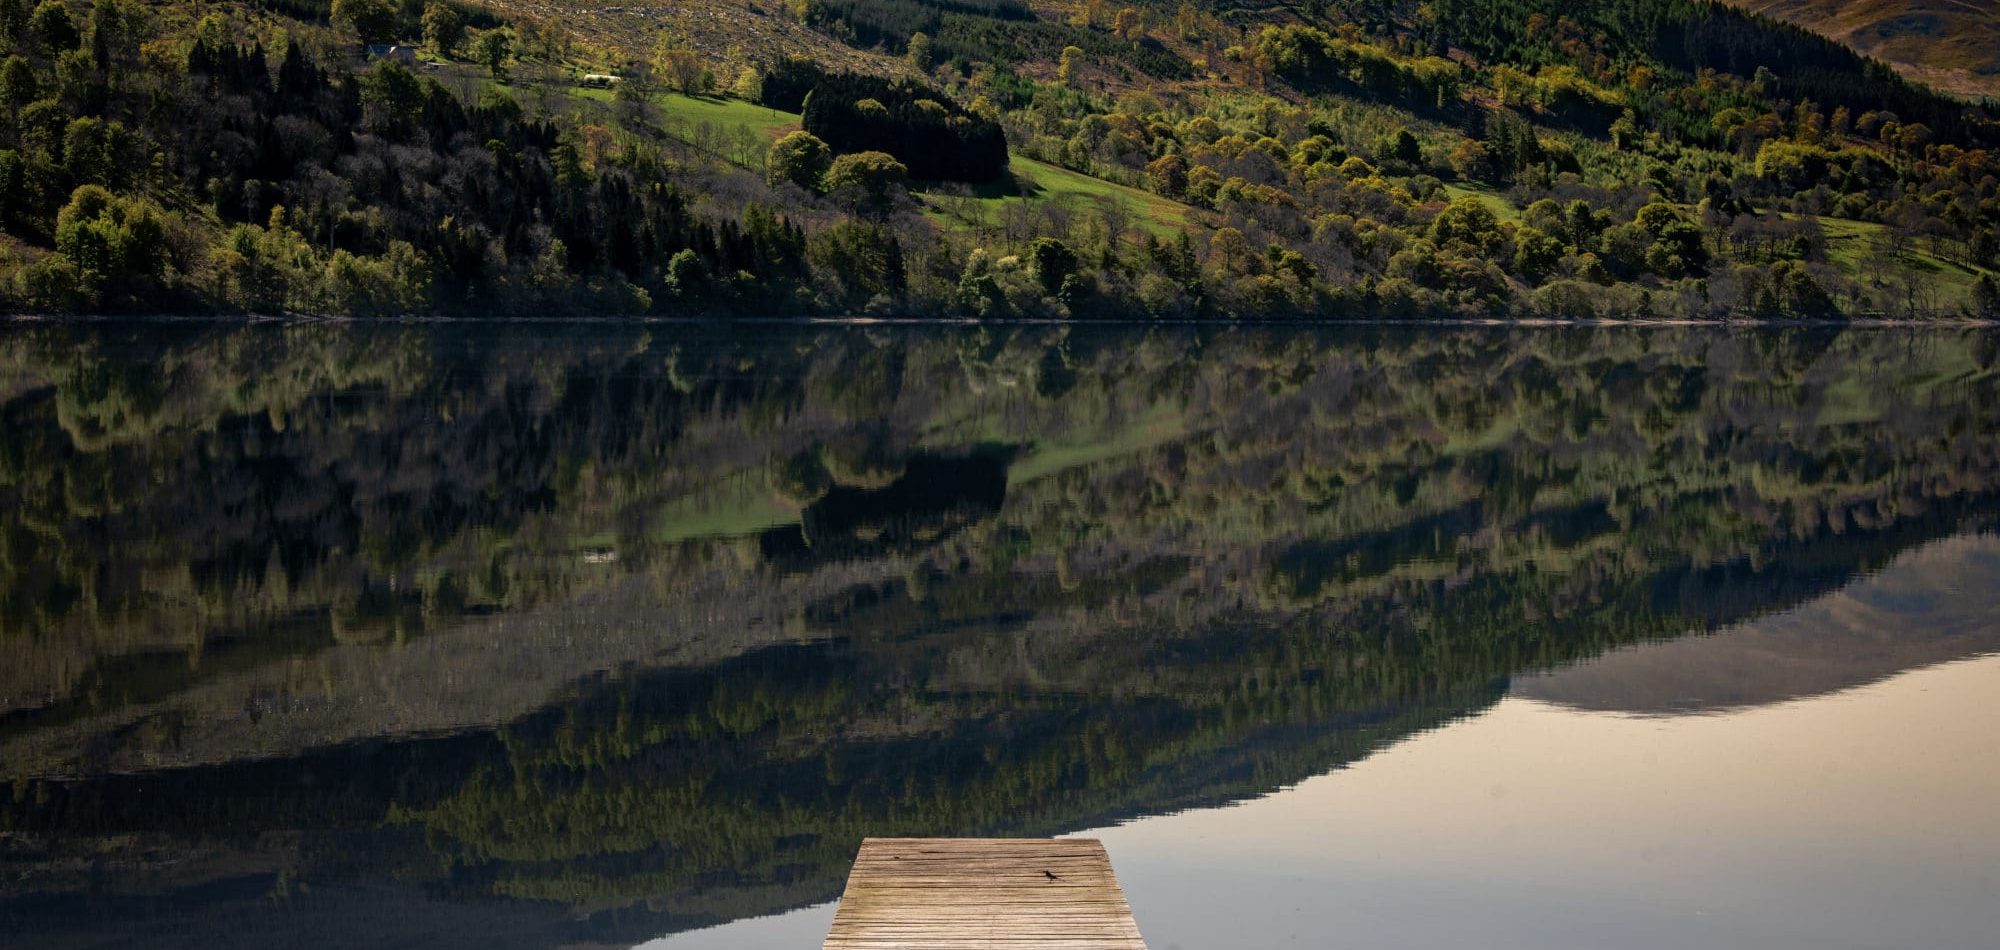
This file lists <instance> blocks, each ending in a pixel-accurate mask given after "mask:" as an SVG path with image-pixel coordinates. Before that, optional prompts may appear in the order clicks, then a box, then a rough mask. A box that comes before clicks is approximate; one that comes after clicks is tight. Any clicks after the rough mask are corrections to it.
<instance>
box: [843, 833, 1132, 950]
mask: <svg viewBox="0 0 2000 950" xmlns="http://www.w3.org/2000/svg"><path fill="white" fill-rule="evenodd" d="M1013 948H1020V950H1146V944H1145V941H1143V940H1141V939H1140V938H1139V925H1138V923H1137V922H1135V921H1134V920H1133V919H1132V908H1131V907H1130V906H1128V905H1127V904H1126V903H1125V891H1124V890H1123V889H1122V888H1120V887H1119V886H1118V878H1117V876H1116V875H1114V874H1112V873H1111V858H1110V856H1108V855H1106V854H1105V853H1104V845H1103V844H1101V843H1099V842H1098V841H1096V840H1095V839H1091V838H869V839H867V840H866V841H863V842H862V843H861V852H860V854H859V855H857V856H856V857H855V859H854V870H853V871H851V872H849V874H848V875H847V890H846V892H845V893H843V894H842V895H841V897H840V909H839V910H838V911H836V912H835V913H834V916H833V929H832V930H831V931H830V932H829V933H828V934H827V937H826V944H825V950H1013Z"/></svg>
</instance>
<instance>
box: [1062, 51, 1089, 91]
mask: <svg viewBox="0 0 2000 950" xmlns="http://www.w3.org/2000/svg"><path fill="white" fill-rule="evenodd" d="M1082 59H1083V50H1082V49H1080V48H1078V47H1075V46H1065V47H1063V51H1062V58H1061V59H1060V60H1058V61H1057V62H1056V81H1057V82H1059V83H1062V84H1063V85H1065V86H1068V85H1071V84H1073V83H1074V82H1075V81H1076V64H1077V63H1078V62H1079V61H1081V60H1082Z"/></svg>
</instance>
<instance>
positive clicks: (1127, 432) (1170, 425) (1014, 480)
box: [1007, 406, 1187, 487]
mask: <svg viewBox="0 0 2000 950" xmlns="http://www.w3.org/2000/svg"><path fill="white" fill-rule="evenodd" d="M1186 434H1187V420H1186V419H1185V418H1183V417H1182V416H1181V414H1180V413H1178V412H1176V411H1174V410H1172V409H1170V408H1168V407H1166V406H1154V407H1153V408H1151V409H1148V410H1147V411H1146V413H1145V414H1144V415H1141V416H1140V417H1139V418H1137V419H1135V420H1133V421H1132V424H1131V425H1128V426H1126V427H1125V428H1124V429H1122V430H1120V431H1119V432H1117V433H1115V434H1113V435H1111V436H1110V437H1109V438H1106V439H1103V440H1100V441H1096V442H1084V443H1080V444H1074V445H1062V444H1057V445H1047V444H1037V445H1036V446H1035V449H1034V451H1033V452H1031V453H1029V454H1028V456H1027V457H1026V458H1023V459H1022V460H1020V461H1018V462H1015V463H1014V465H1013V466H1012V467H1011V468H1009V469H1008V470H1007V484H1008V486H1009V487H1012V486H1014V485H1019V484H1022V483H1023V482H1031V481H1034V480H1035V479H1037V478H1041V477H1042V476H1044V475H1052V474H1054V473H1056V472H1060V471H1062V470H1064V469H1068V468H1075V467H1077V466H1080V465H1089V464H1091V463H1092V462H1101V461H1104V460H1105V459H1111V458H1117V457H1118V456H1121V455H1125V454H1128V453H1132V452H1137V451H1140V450H1142V449H1149V448H1152V447H1153V446H1155V445H1159V444H1160V443H1162V442H1166V441H1169V440H1171V439H1177V438H1180V437H1181V436H1183V435H1186Z"/></svg>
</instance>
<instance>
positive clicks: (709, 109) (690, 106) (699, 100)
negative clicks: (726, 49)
mask: <svg viewBox="0 0 2000 950" xmlns="http://www.w3.org/2000/svg"><path fill="white" fill-rule="evenodd" d="M658 102H659V105H660V110H661V113H662V114H661V121H662V122H663V123H664V124H665V125H666V126H667V127H668V128H672V127H673V126H674V124H675V123H679V124H681V125H682V126H685V127H688V128H693V127H695V126H699V125H700V124H702V123H703V122H706V123H708V124H709V125H711V126H713V127H715V128H717V129H725V128H739V127H740V128H746V129H749V130H750V131H752V132H755V133H757V134H758V135H762V136H764V137H766V138H772V139H775V138H777V137H778V136H780V135H783V134H784V133H786V132H789V131H791V130H793V129H796V128H798V127H799V117H798V115H797V114H796V113H792V112H780V111H778V110H776V109H772V108H768V107H765V106H760V105H758V104H756V103H754V102H746V101H744V100H742V99H730V98H726V97H723V96H684V95H681V94H680V93H677V92H676V93H668V94H667V95H664V96H661V97H660V98H659V100H658Z"/></svg>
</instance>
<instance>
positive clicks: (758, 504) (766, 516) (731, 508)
mask: <svg viewBox="0 0 2000 950" xmlns="http://www.w3.org/2000/svg"><path fill="white" fill-rule="evenodd" d="M798 520H799V510H798V509H797V508H794V507H791V506H789V505H786V504H785V503H784V502H783V501H780V500H779V499H778V497H777V496H776V495H775V494H773V493H772V492H771V491H770V490H769V488H768V487H767V486H764V485H763V484H762V483H761V480H760V481H759V482H758V483H757V484H756V485H745V486H742V487H731V488H726V489H724V490H721V491H711V492H704V493H702V494H699V495H693V496H690V497H687V498H682V499H679V500H678V501H675V502H673V503H671V504H669V505H667V506H666V508H664V509H662V510H661V512H660V519H659V521H658V522H657V523H656V524H655V525H654V528H653V538H654V540H657V541H659V542H661V543H663V544H672V543H674V542H676V541H688V540H692V539H695V538H740V537H744V536H746V535H752V534H757V533H759V532H762V531H765V530H768V529H770V528H775V527H778V526H779V525H786V524H795V523H797V522H798Z"/></svg>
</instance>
